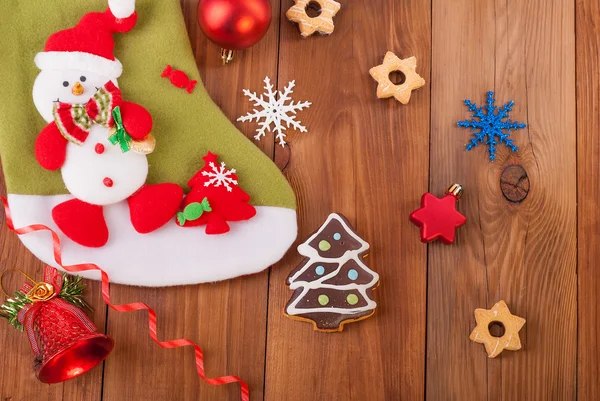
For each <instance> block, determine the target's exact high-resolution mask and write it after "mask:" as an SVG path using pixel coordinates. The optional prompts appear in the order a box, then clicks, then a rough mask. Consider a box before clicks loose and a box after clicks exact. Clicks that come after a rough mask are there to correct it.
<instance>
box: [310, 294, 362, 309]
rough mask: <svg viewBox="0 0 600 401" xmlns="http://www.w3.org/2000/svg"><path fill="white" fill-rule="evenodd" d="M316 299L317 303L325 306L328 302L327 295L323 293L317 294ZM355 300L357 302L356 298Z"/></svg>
mask: <svg viewBox="0 0 600 401" xmlns="http://www.w3.org/2000/svg"><path fill="white" fill-rule="evenodd" d="M355 296H356V295H355ZM317 300H318V301H319V304H321V305H323V306H325V305H327V304H328V303H329V297H328V296H327V295H325V294H321V295H319V298H317ZM356 302H358V299H357V300H356Z"/></svg>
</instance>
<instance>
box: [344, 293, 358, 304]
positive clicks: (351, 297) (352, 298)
mask: <svg viewBox="0 0 600 401" xmlns="http://www.w3.org/2000/svg"><path fill="white" fill-rule="evenodd" d="M346 301H348V303H349V304H350V305H356V304H357V303H358V297H357V296H356V294H349V295H348V296H347V297H346Z"/></svg>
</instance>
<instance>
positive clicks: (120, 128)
mask: <svg viewBox="0 0 600 401" xmlns="http://www.w3.org/2000/svg"><path fill="white" fill-rule="evenodd" d="M112 115H113V120H114V122H115V126H114V128H113V131H114V132H113V133H112V135H111V136H109V137H108V140H109V142H110V143H112V144H113V145H116V144H117V143H118V144H119V146H121V150H122V151H123V153H126V152H129V150H130V149H131V136H130V135H129V134H128V133H127V131H126V130H125V126H124V125H123V118H122V117H121V107H120V106H117V107H115V108H114V109H113V111H112Z"/></svg>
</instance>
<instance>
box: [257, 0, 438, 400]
mask: <svg viewBox="0 0 600 401" xmlns="http://www.w3.org/2000/svg"><path fill="white" fill-rule="evenodd" d="M282 4H288V6H290V5H291V4H292V2H291V1H284V2H283V3H282ZM341 4H342V7H341V10H340V11H339V13H338V14H337V16H336V17H335V22H336V29H335V32H334V33H333V34H332V35H331V36H329V37H319V36H312V37H310V38H308V39H302V38H301V37H300V33H299V32H298V28H297V27H296V26H295V25H292V24H291V23H290V22H289V21H287V20H285V18H282V20H281V50H280V53H279V59H280V64H279V86H280V87H282V86H284V85H285V84H286V83H287V82H288V81H290V80H292V79H295V80H296V83H297V88H298V89H297V90H296V91H295V94H296V96H297V98H298V99H308V100H310V101H312V102H313V107H311V109H310V113H304V114H303V115H302V118H303V121H304V122H305V123H306V125H307V127H308V128H309V132H308V133H307V134H294V135H292V136H290V142H291V150H292V161H291V164H290V166H289V167H288V169H287V172H288V178H289V179H290V181H291V183H292V185H293V187H294V189H295V191H296V194H297V197H298V203H299V206H300V209H299V219H300V233H299V238H300V239H305V238H306V237H307V236H308V235H309V234H310V233H311V232H312V231H313V230H315V229H317V228H318V227H319V226H320V225H321V224H322V223H323V221H324V220H325V218H326V217H327V215H328V214H329V213H330V212H339V213H342V214H344V215H345V216H346V217H348V219H349V220H350V222H351V223H352V224H353V225H354V227H355V229H356V230H357V232H358V233H359V234H360V235H361V236H362V237H363V238H365V240H367V241H368V242H370V243H371V246H372V247H371V252H370V256H369V258H368V264H369V266H370V268H372V269H373V270H375V271H377V272H378V273H379V274H380V277H381V285H380V287H379V288H377V289H376V290H375V291H374V296H375V300H376V302H378V304H379V306H378V310H377V311H376V312H375V315H374V316H373V317H371V318H369V319H367V320H364V321H362V322H358V323H354V324H349V325H347V326H346V328H345V329H344V331H343V332H342V333H334V334H328V333H318V332H314V331H313V329H312V326H311V325H310V324H305V323H301V322H297V321H294V320H291V319H286V318H285V317H284V316H283V315H282V308H283V307H284V305H285V304H286V302H287V300H288V299H289V298H290V296H291V291H290V290H289V289H288V288H287V286H286V285H285V278H286V276H287V275H288V273H289V272H290V271H291V270H292V269H293V268H294V267H295V266H296V265H297V264H298V263H299V262H300V261H301V260H302V257H301V256H299V255H298V253H297V252H295V251H292V252H290V253H289V254H288V257H287V258H286V259H285V260H284V261H283V262H282V263H280V264H279V266H276V267H274V268H273V270H272V272H271V280H270V292H269V331H268V339H267V371H266V390H265V400H269V401H278V400H291V399H293V400H298V401H302V400H306V401H309V400H350V399H353V400H373V401H376V400H381V401H383V400H416V399H422V398H423V390H424V371H423V369H424V357H425V355H424V351H425V336H424V334H425V274H426V273H425V266H426V254H425V249H426V248H425V246H423V245H422V244H420V242H419V240H418V233H417V232H416V231H415V230H416V229H415V227H413V226H411V225H410V224H409V223H408V217H407V216H408V214H409V213H410V212H411V211H412V208H414V206H415V205H416V204H418V198H419V196H420V195H421V193H422V192H424V191H425V190H426V189H427V147H428V141H429V135H428V134H429V123H428V121H429V110H428V104H429V88H428V87H424V88H422V89H420V90H418V91H415V92H414V93H413V97H412V98H411V103H410V104H409V105H408V106H403V105H401V104H399V103H398V102H396V101H395V100H393V99H387V100H379V99H377V97H376V88H377V83H376V82H375V81H374V80H373V79H372V78H371V77H370V76H369V73H368V71H369V69H370V68H371V67H373V66H376V65H378V64H380V63H381V62H382V60H383V57H384V55H385V53H386V51H388V50H393V51H395V52H396V53H397V54H398V55H399V56H401V57H409V56H412V55H414V56H416V57H417V60H418V65H419V67H418V72H419V73H420V74H421V75H422V76H424V77H426V79H427V78H428V77H429V54H430V49H429V39H430V31H429V20H430V17H429V10H430V4H429V2H428V1H409V2H404V4H403V5H402V6H401V5H400V4H397V3H395V2H386V1H382V0H377V1H368V2H356V1H342V2H341ZM285 8H286V6H284V5H282V9H283V10H285ZM382 9H386V15H385V16H383V17H382V12H381V10H382ZM309 54H310V63H307V62H306V61H305V60H306V58H307V55H309ZM316 88H318V89H317V90H315V89H316ZM326 105H330V106H329V107H328V106H326ZM277 152H278V149H277V150H276V153H277ZM414 155H420V157H412V156H414ZM400 244H402V246H400ZM309 355H310V356H311V357H307V356H309Z"/></svg>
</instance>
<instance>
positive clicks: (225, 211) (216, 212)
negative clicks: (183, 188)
mask: <svg viewBox="0 0 600 401" xmlns="http://www.w3.org/2000/svg"><path fill="white" fill-rule="evenodd" d="M217 158H218V155H216V154H214V153H211V152H208V153H207V154H206V156H204V157H203V159H204V162H205V163H204V167H203V168H202V169H201V170H200V171H198V172H197V173H196V174H195V175H194V176H193V177H192V179H191V180H189V182H188V186H189V187H190V188H191V190H190V192H189V193H188V194H187V196H186V197H185V199H184V200H183V205H182V210H181V212H179V213H178V214H177V223H178V224H179V225H180V226H183V227H197V226H202V225H205V224H206V230H205V232H206V234H224V233H226V232H228V231H229V224H227V222H228V221H242V220H249V219H251V218H252V217H254V216H255V215H256V209H254V206H252V205H250V204H249V203H248V202H250V195H248V194H247V193H246V192H244V190H242V188H240V187H239V185H238V177H237V175H236V174H235V173H236V171H235V169H231V170H228V169H227V168H226V167H225V163H224V162H221V163H220V164H219V163H218V162H217Z"/></svg>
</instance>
